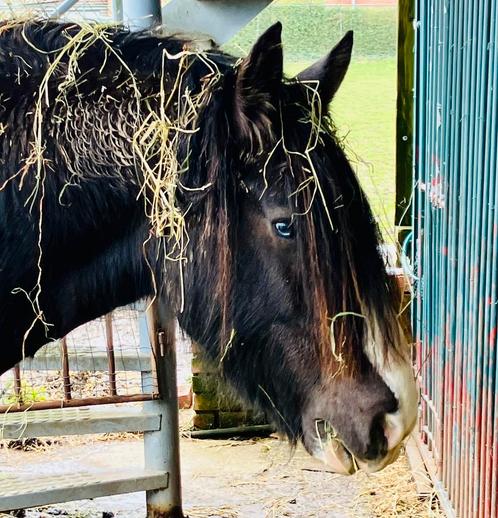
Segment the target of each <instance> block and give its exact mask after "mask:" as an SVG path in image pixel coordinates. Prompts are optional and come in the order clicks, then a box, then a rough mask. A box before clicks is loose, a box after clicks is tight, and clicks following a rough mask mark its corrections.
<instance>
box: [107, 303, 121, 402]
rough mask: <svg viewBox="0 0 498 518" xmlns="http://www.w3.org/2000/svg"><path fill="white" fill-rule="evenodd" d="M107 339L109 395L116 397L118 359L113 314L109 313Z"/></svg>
mask: <svg viewBox="0 0 498 518" xmlns="http://www.w3.org/2000/svg"><path fill="white" fill-rule="evenodd" d="M104 320H105V339H106V349H107V369H108V371H109V394H110V395H111V396H116V395H117V393H118V391H117V388H116V357H115V355H114V334H113V331H112V313H108V314H107V315H106V316H105V317H104Z"/></svg>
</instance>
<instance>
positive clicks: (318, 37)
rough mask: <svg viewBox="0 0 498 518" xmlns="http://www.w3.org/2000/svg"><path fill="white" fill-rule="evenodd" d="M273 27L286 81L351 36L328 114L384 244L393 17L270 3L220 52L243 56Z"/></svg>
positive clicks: (379, 11) (287, 1) (391, 188)
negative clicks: (278, 29)
mask: <svg viewBox="0 0 498 518" xmlns="http://www.w3.org/2000/svg"><path fill="white" fill-rule="evenodd" d="M277 20H280V21H281V22H282V24H283V34H282V36H283V47H284V57H285V63H286V66H285V68H286V73H287V74H288V75H289V76H292V75H293V74H295V73H296V72H298V71H299V70H301V69H302V68H304V67H305V66H307V65H308V64H309V63H311V62H312V61H314V60H316V59H318V58H320V57H322V56H323V55H325V54H326V53H327V52H328V51H329V50H330V49H331V48H332V47H333V46H334V44H335V43H337V42H338V41H339V39H340V38H341V37H342V36H343V35H344V33H345V32H346V31H347V30H349V29H353V30H354V33H355V36H354V39H355V42H354V53H353V59H352V64H351V67H350V69H349V71H348V74H347V76H346V79H345V80H344V84H343V85H342V87H341V89H340V90H339V92H338V94H337V97H336V99H334V101H333V102H332V106H331V110H332V114H333V116H334V120H335V123H336V126H337V127H338V130H339V134H340V136H341V137H344V139H345V140H344V142H345V147H346V151H347V153H348V156H349V158H350V160H351V162H352V164H353V167H354V169H355V171H356V172H357V174H358V176H359V178H360V181H361V184H362V186H363V188H364V189H365V191H366V192H367V195H368V197H369V199H370V201H371V203H372V207H373V210H374V214H375V216H376V217H377V218H378V220H379V223H380V226H381V228H382V230H383V232H384V237H385V238H386V239H389V236H390V235H392V232H393V227H394V205H395V117H396V47H397V39H396V28H397V9H396V8H393V7H375V8H371V7H363V8H355V9H352V8H350V7H330V6H328V7H327V6H326V5H325V2H324V1H323V0H315V1H313V2H303V1H302V0H277V1H276V2H275V3H274V4H272V5H271V6H270V7H268V8H267V9H265V10H264V11H263V12H262V13H261V14H260V15H259V16H257V17H256V18H255V19H254V20H253V21H252V22H251V23H250V24H249V25H248V26H247V27H245V28H244V29H243V30H242V31H241V32H240V33H239V34H237V36H235V38H234V39H233V40H232V41H231V42H230V43H229V44H228V45H226V49H227V50H228V51H230V52H234V53H237V54H239V55H244V54H246V53H247V52H248V51H249V49H250V48H251V46H252V44H253V43H254V41H255V40H256V39H257V37H258V36H259V35H260V34H261V33H262V32H263V31H264V30H265V29H266V28H267V27H268V26H269V25H270V24H272V23H275V22H276V21H277Z"/></svg>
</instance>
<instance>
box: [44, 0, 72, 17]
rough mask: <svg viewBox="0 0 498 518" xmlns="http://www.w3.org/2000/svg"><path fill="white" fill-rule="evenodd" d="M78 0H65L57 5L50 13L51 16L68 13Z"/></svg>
mask: <svg viewBox="0 0 498 518" xmlns="http://www.w3.org/2000/svg"><path fill="white" fill-rule="evenodd" d="M77 2H78V0H64V2H62V3H61V4H60V5H59V6H57V7H56V8H55V9H54V10H53V11H52V13H51V14H50V18H59V16H62V15H63V14H65V13H67V11H69V9H71V7H73V5H75V4H76V3H77Z"/></svg>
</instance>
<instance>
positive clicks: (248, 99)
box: [234, 22, 283, 134]
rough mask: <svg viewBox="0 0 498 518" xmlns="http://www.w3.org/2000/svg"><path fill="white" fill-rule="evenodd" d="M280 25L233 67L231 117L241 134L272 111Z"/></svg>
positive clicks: (278, 85) (280, 55)
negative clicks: (232, 114)
mask: <svg viewBox="0 0 498 518" xmlns="http://www.w3.org/2000/svg"><path fill="white" fill-rule="evenodd" d="M281 34H282V24H281V23H280V22H277V23H275V24H274V25H272V26H271V27H270V28H269V29H267V30H266V31H265V32H264V33H263V34H262V35H261V36H260V37H259V38H258V40H257V41H256V43H255V44H254V46H253V48H252V49H251V52H250V53H249V55H248V56H247V57H246V58H245V59H243V60H242V62H241V63H240V65H239V66H238V67H237V72H236V74H237V77H236V82H235V102H234V108H235V115H236V118H237V120H238V123H239V128H240V130H241V131H242V133H246V134H249V133H250V131H251V129H250V127H249V126H252V125H251V124H248V123H250V122H252V123H253V124H257V122H258V120H259V121H262V119H263V120H264V119H267V118H268V115H269V113H270V112H271V111H273V110H275V108H276V105H277V102H278V95H279V91H280V88H281V84H282V77H283V53H282V36H281Z"/></svg>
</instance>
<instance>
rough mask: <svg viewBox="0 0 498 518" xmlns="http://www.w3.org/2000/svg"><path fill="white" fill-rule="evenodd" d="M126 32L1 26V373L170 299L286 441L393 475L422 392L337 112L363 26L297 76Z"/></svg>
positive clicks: (259, 48) (261, 48)
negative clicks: (58, 343) (69, 337)
mask: <svg viewBox="0 0 498 518" xmlns="http://www.w3.org/2000/svg"><path fill="white" fill-rule="evenodd" d="M280 33H281V26H280V24H276V25H274V26H272V27H270V28H269V29H268V30H267V31H266V32H265V33H264V34H263V35H262V36H261V37H260V38H259V40H258V41H257V42H256V44H255V45H254V47H253V49H252V50H251V52H250V54H249V56H248V57H246V58H245V59H242V60H237V59H236V58H233V57H231V56H229V55H226V54H224V53H222V52H220V51H218V50H213V51H209V52H206V53H199V52H193V51H190V50H188V48H189V47H188V42H185V41H182V40H179V39H175V38H164V37H159V36H156V35H153V34H145V33H141V34H132V33H130V32H128V31H127V30H125V29H118V28H98V27H93V26H79V25H77V24H59V23H54V22H42V21H31V22H24V23H21V22H19V23H8V22H4V23H3V24H0V214H1V219H0V287H1V291H0V337H1V346H0V347H1V349H0V372H3V371H5V370H7V369H9V368H10V367H12V366H13V365H15V364H16V363H17V362H19V361H20V360H21V359H22V358H23V357H24V356H32V355H33V354H34V353H35V352H36V351H37V350H38V349H39V348H40V347H41V346H42V345H43V344H45V343H47V342H48V341H50V340H53V339H57V338H59V337H61V336H63V335H65V334H66V333H68V332H69V331H71V330H72V329H74V328H75V327H76V326H78V325H80V324H82V323H84V322H87V321H89V320H92V319H94V318H96V317H98V316H100V315H103V314H105V313H107V312H109V311H110V310H112V309H113V308H115V307H117V306H121V305H125V304H128V303H130V302H132V301H135V300H137V299H140V298H143V297H147V296H154V295H156V296H160V297H161V298H162V300H165V301H166V302H167V304H168V307H169V309H170V311H172V312H174V313H175V314H176V315H177V317H178V320H179V322H180V325H181V326H182V328H183V329H184V330H185V331H186V332H187V333H188V334H189V335H190V336H191V337H192V338H193V339H195V340H196V341H197V342H198V343H199V344H201V346H202V347H203V348H204V349H205V351H206V353H207V354H208V355H209V356H210V357H211V358H213V359H214V360H216V361H218V362H219V363H220V365H221V368H222V371H223V373H224V375H225V376H226V378H227V379H228V380H229V381H231V382H232V383H233V384H234V385H235V387H236V388H237V389H238V390H239V392H240V393H241V394H242V395H244V396H245V397H246V398H247V399H248V400H249V401H251V402H252V403H253V404H255V405H256V406H257V407H259V408H261V409H262V410H264V411H265V412H266V414H267V415H268V417H269V418H270V419H272V420H273V421H274V422H275V424H276V425H277V426H278V428H279V429H280V430H281V431H282V432H284V433H285V434H286V435H287V436H288V437H289V439H290V440H291V441H293V442H295V441H297V440H302V441H303V443H304V445H305V447H306V448H307V449H308V451H309V452H310V453H312V454H314V455H316V456H318V457H320V458H322V459H324V460H326V461H328V462H330V463H331V464H332V466H333V467H334V468H335V469H336V470H337V471H338V472H345V473H350V472H352V471H354V470H355V468H356V467H357V466H359V467H362V468H364V469H368V470H370V471H373V470H377V469H381V468H382V467H383V466H385V465H387V464H388V463H389V462H392V461H393V460H394V459H395V458H396V456H397V453H398V451H399V448H400V444H401V441H402V439H403V438H404V437H405V436H406V434H408V433H409V431H410V430H411V428H412V427H413V425H414V422H415V416H416V406H417V393H416V389H415V383H414V377H413V375H412V373H411V368H410V361H409V355H408V350H407V342H406V339H405V338H404V336H403V333H402V331H401V328H400V325H399V322H398V309H399V293H398V289H397V287H396V285H395V284H394V283H393V282H392V281H391V280H390V279H389V278H388V276H387V275H386V271H385V268H384V264H383V261H382V259H381V257H380V255H379V252H378V245H379V242H378V239H379V234H378V229H377V227H376V224H375V222H374V220H373V217H372V214H371V211H370V208H369V205H368V202H367V200H366V198H365V195H364V193H363V191H362V190H361V188H360V186H359V184H358V181H357V179H356V177H355V175H354V173H353V171H352V169H351V167H350V165H349V164H348V161H347V159H346V157H345V154H344V152H343V150H342V149H341V147H340V144H339V143H338V141H337V139H336V137H335V131H334V127H333V125H332V122H331V120H330V116H329V113H328V110H327V106H328V104H329V102H330V101H331V100H332V98H333V96H334V94H335V92H336V90H337V89H338V87H339V85H340V84H341V81H342V79H343V77H344V75H345V73H346V70H347V68H348V65H349V62H350V57H351V49H352V43H353V36H352V33H351V32H350V33H348V34H346V36H345V37H344V38H343V39H342V40H341V42H340V43H339V44H338V45H337V46H336V47H335V48H334V49H333V50H332V51H331V52H330V54H328V55H327V56H326V57H324V58H323V59H322V60H321V61H319V62H317V63H316V64H314V65H313V66H311V67H310V68H309V69H307V70H305V71H304V72H302V73H301V74H299V75H298V76H297V77H296V78H292V79H288V78H284V77H283V73H282V47H281V38H280Z"/></svg>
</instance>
